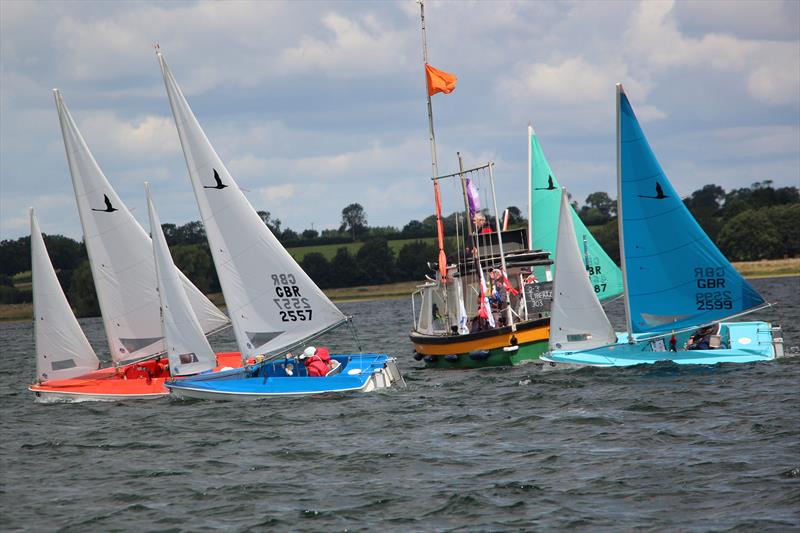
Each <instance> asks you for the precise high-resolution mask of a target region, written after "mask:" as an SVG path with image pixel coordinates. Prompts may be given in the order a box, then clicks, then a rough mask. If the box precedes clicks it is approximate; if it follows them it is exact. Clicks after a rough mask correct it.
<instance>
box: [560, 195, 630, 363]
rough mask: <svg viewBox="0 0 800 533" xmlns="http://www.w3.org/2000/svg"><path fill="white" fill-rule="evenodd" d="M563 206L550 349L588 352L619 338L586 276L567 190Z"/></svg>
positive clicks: (562, 198) (562, 202)
mask: <svg viewBox="0 0 800 533" xmlns="http://www.w3.org/2000/svg"><path fill="white" fill-rule="evenodd" d="M560 203H561V209H560V211H559V220H558V238H557V239H556V250H557V253H558V261H556V266H555V279H554V280H553V304H552V307H551V310H550V349H551V350H587V349H590V348H596V347H598V346H605V345H609V344H614V343H616V342H617V334H616V333H615V332H614V328H613V327H611V323H610V322H609V321H608V317H606V314H605V311H603V306H602V305H600V300H598V299H597V295H596V294H595V291H594V288H593V287H592V283H591V282H590V280H589V277H588V276H587V275H586V267H585V265H584V262H583V257H582V255H583V254H581V250H580V249H579V248H578V243H577V242H576V241H575V228H574V227H573V225H572V222H573V218H574V217H573V216H572V215H573V214H574V211H573V209H572V208H571V207H570V205H569V200H568V199H567V191H566V189H563V190H562V192H561V202H560Z"/></svg>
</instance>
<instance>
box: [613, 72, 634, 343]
mask: <svg viewBox="0 0 800 533" xmlns="http://www.w3.org/2000/svg"><path fill="white" fill-rule="evenodd" d="M624 92H625V91H624V89H623V88H622V84H621V83H618V84H617V231H618V232H619V264H620V268H621V269H622V292H623V301H624V302H625V327H626V328H627V332H628V343H629V344H634V340H633V325H632V323H631V302H630V298H629V294H628V272H627V269H626V267H625V232H624V228H623V224H622V122H621V117H620V105H621V100H622V94H623V93H624Z"/></svg>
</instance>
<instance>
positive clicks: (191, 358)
mask: <svg viewBox="0 0 800 533" xmlns="http://www.w3.org/2000/svg"><path fill="white" fill-rule="evenodd" d="M145 194H146V196H147V213H148V216H149V218H150V233H151V235H152V242H153V260H154V263H155V271H156V279H155V280H154V281H155V282H156V287H157V290H158V296H159V302H160V304H161V326H162V332H163V335H164V340H165V348H166V352H167V358H168V359H169V366H170V373H171V374H172V375H173V376H185V375H191V374H199V373H200V372H206V371H208V370H211V369H213V368H214V367H215V366H216V365H217V358H216V355H215V354H214V350H212V349H211V345H210V344H209V343H208V339H206V337H205V335H204V334H203V329H202V328H201V327H200V322H198V320H197V316H196V315H195V314H194V311H193V310H192V306H191V304H190V303H189V298H188V296H186V292H185V291H184V290H183V286H182V283H181V280H180V277H179V276H178V269H177V268H176V267H175V263H174V262H173V260H172V255H171V254H170V251H169V247H168V246H167V240H166V238H165V237H164V231H163V230H162V229H161V221H160V220H159V217H158V213H157V212H156V209H155V206H154V205H153V199H152V197H151V196H150V186H149V184H147V183H145Z"/></svg>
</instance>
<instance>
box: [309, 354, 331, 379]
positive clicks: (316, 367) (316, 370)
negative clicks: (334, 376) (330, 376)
mask: <svg viewBox="0 0 800 533" xmlns="http://www.w3.org/2000/svg"><path fill="white" fill-rule="evenodd" d="M305 365H306V371H307V372H308V375H309V376H310V377H322V376H324V375H325V374H327V373H328V365H326V364H325V363H324V362H323V361H322V359H320V358H319V356H317V355H316V354H315V355H312V356H311V357H308V358H306V360H305Z"/></svg>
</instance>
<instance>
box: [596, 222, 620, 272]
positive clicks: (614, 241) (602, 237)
mask: <svg viewBox="0 0 800 533" xmlns="http://www.w3.org/2000/svg"><path fill="white" fill-rule="evenodd" d="M589 231H591V232H592V235H594V238H595V240H596V241H597V242H598V244H600V246H602V247H603V250H605V251H606V253H607V254H608V256H609V257H610V258H611V259H612V260H613V261H614V262H615V263H616V264H618V265H619V231H618V228H617V219H616V218H613V219H611V220H609V221H608V222H606V223H605V224H603V225H602V226H592V227H591V228H589Z"/></svg>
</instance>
